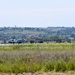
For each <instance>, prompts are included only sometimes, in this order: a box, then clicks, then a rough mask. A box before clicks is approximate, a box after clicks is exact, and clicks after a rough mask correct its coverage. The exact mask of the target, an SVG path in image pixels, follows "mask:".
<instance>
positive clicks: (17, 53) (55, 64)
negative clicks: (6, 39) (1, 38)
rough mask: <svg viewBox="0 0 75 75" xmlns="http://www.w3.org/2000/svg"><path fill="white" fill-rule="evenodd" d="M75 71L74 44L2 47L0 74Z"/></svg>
mask: <svg viewBox="0 0 75 75" xmlns="http://www.w3.org/2000/svg"><path fill="white" fill-rule="evenodd" d="M71 70H72V71H75V44H74V43H49V44H47V43H43V44H19V45H15V44H14V45H6V46H5V45H4V46H0V72H4V73H16V74H18V73H23V72H31V73H34V72H37V71H44V72H47V71H56V72H65V71H71Z"/></svg>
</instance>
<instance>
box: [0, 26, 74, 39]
mask: <svg viewBox="0 0 75 75" xmlns="http://www.w3.org/2000/svg"><path fill="white" fill-rule="evenodd" d="M35 36H37V37H38V38H40V39H43V40H52V39H53V38H60V39H73V40H75V28H74V27H47V28H32V27H0V40H8V39H20V38H24V39H30V38H31V37H35Z"/></svg>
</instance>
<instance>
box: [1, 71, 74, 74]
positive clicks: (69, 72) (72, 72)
mask: <svg viewBox="0 0 75 75" xmlns="http://www.w3.org/2000/svg"><path fill="white" fill-rule="evenodd" d="M0 75H75V72H74V71H68V72H64V73H63V72H36V73H19V74H14V73H0Z"/></svg>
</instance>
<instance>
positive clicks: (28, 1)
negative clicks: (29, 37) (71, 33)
mask: <svg viewBox="0 0 75 75" xmlns="http://www.w3.org/2000/svg"><path fill="white" fill-rule="evenodd" d="M4 26H6V27H8V26H10V27H14V26H17V27H51V26H55V27H56V26H61V27H62V26H66V27H72V26H75V0H0V27H4Z"/></svg>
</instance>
